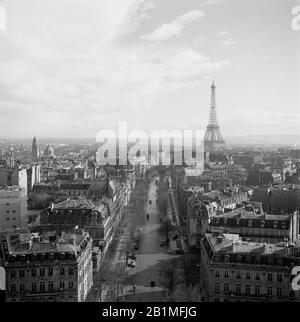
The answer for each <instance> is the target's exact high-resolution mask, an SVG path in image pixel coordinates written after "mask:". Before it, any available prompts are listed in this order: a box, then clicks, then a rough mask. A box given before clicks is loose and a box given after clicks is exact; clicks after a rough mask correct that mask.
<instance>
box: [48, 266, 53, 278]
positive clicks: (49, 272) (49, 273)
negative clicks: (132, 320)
mask: <svg viewBox="0 0 300 322" xmlns="http://www.w3.org/2000/svg"><path fill="white" fill-rule="evenodd" d="M48 275H49V276H52V275H53V267H49V269H48Z"/></svg>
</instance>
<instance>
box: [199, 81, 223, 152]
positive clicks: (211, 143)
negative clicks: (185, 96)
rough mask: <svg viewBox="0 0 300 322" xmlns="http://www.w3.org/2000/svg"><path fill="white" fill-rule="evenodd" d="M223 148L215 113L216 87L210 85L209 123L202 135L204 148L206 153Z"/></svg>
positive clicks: (213, 83)
mask: <svg viewBox="0 0 300 322" xmlns="http://www.w3.org/2000/svg"><path fill="white" fill-rule="evenodd" d="M224 146H225V141H224V140H223V137H222V134H221V131H220V127H219V125H218V121H217V113H216V85H215V81H213V82H212V85H211V95H210V111H209V121H208V125H207V128H206V132H205V135H204V147H205V151H206V152H213V151H216V150H220V149H222V148H223V147H224Z"/></svg>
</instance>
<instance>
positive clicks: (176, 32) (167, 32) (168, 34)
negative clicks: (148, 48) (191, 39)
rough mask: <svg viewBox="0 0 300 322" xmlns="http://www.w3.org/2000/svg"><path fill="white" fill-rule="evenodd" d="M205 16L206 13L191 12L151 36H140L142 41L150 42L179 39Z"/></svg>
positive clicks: (160, 28)
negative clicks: (190, 25)
mask: <svg viewBox="0 0 300 322" xmlns="http://www.w3.org/2000/svg"><path fill="white" fill-rule="evenodd" d="M204 16H205V13H204V12H203V11H200V10H194V11H190V12H188V13H186V14H184V15H181V16H179V17H177V18H176V19H175V20H174V21H172V22H169V23H166V24H163V25H162V26H160V27H159V28H157V29H156V30H154V31H153V32H152V33H150V34H146V35H142V36H140V39H142V40H149V41H163V40H167V39H170V38H173V37H178V36H180V35H181V33H182V32H183V30H184V29H185V28H186V27H187V26H188V25H189V24H191V23H192V22H194V21H196V20H199V19H201V18H203V17H204Z"/></svg>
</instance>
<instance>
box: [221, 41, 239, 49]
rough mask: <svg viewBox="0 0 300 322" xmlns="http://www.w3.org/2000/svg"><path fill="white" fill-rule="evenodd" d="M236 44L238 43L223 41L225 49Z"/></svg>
mask: <svg viewBox="0 0 300 322" xmlns="http://www.w3.org/2000/svg"><path fill="white" fill-rule="evenodd" d="M236 44H237V42H236V41H235V40H224V41H223V46H224V48H228V47H231V46H234V45H236Z"/></svg>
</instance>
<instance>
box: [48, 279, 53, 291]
mask: <svg viewBox="0 0 300 322" xmlns="http://www.w3.org/2000/svg"><path fill="white" fill-rule="evenodd" d="M48 290H49V293H52V292H53V282H52V281H50V282H49V283H48Z"/></svg>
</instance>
